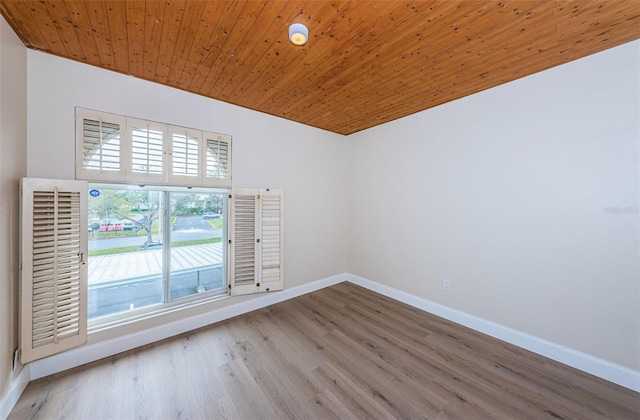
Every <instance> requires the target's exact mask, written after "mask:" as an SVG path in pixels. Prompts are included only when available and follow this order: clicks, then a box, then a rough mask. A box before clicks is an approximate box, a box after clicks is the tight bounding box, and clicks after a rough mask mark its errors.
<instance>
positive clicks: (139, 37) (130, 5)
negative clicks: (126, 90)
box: [125, 1, 146, 78]
mask: <svg viewBox="0 0 640 420" xmlns="http://www.w3.org/2000/svg"><path fill="white" fill-rule="evenodd" d="M125 12H126V20H127V45H128V50H129V74H130V75H132V76H135V77H139V78H143V77H144V25H145V20H146V18H145V3H144V2H143V1H127V2H125Z"/></svg>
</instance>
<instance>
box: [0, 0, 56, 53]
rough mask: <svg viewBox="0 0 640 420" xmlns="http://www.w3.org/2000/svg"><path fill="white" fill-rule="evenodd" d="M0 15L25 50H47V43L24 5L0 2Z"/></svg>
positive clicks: (21, 3) (22, 3)
mask: <svg viewBox="0 0 640 420" xmlns="http://www.w3.org/2000/svg"><path fill="white" fill-rule="evenodd" d="M0 13H2V16H4V18H5V20H6V21H7V23H8V24H9V26H11V29H13V32H15V33H16V35H18V38H20V40H21V41H22V43H23V44H24V45H25V46H26V47H27V48H32V49H35V50H43V51H46V50H47V41H46V39H45V38H44V36H43V35H42V34H41V33H40V31H39V30H38V27H37V24H36V23H35V21H34V20H33V17H32V16H31V13H30V12H29V9H28V7H27V4H26V3H24V2H12V3H11V4H9V2H8V1H0ZM26 28H28V29H27V30H26V31H25V29H26ZM34 38H35V39H34Z"/></svg>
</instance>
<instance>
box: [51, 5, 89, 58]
mask: <svg viewBox="0 0 640 420" xmlns="http://www.w3.org/2000/svg"><path fill="white" fill-rule="evenodd" d="M45 5H46V7H47V10H48V12H49V15H50V16H51V19H52V20H53V24H54V26H55V28H56V30H57V31H58V34H59V35H60V38H61V39H62V42H64V44H65V47H66V50H67V53H68V54H69V57H71V58H72V59H73V60H76V61H83V60H85V59H86V56H85V55H84V51H83V50H82V45H81V44H80V40H79V39H78V34H77V33H76V31H75V29H74V28H73V24H72V22H71V17H70V16H69V12H68V11H67V6H66V4H65V2H47V3H45Z"/></svg>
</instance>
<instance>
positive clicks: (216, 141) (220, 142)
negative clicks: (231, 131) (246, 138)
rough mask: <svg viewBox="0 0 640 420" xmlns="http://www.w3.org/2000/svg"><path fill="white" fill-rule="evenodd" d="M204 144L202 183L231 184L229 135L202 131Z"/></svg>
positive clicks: (210, 184)
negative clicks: (204, 166)
mask: <svg viewBox="0 0 640 420" xmlns="http://www.w3.org/2000/svg"><path fill="white" fill-rule="evenodd" d="M203 138H204V145H205V165H206V168H205V172H204V185H208V186H215V187H230V186H231V137H230V136H226V135H224V134H217V133H209V132H204V133H203Z"/></svg>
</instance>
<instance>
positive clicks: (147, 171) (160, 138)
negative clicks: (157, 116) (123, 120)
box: [127, 118, 169, 183]
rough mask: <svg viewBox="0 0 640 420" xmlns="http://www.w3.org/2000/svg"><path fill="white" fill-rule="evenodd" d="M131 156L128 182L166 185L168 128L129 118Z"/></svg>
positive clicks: (163, 125)
mask: <svg viewBox="0 0 640 420" xmlns="http://www.w3.org/2000/svg"><path fill="white" fill-rule="evenodd" d="M127 127H128V131H129V136H131V138H130V145H131V154H130V162H131V163H130V165H131V167H130V169H129V172H128V174H127V180H128V181H139V182H157V183H164V182H166V180H167V175H166V174H167V171H166V170H165V166H166V163H165V161H166V159H165V155H166V150H165V149H166V148H167V144H168V143H169V142H168V141H167V126H166V125H165V124H158V123H153V122H150V121H144V120H136V119H133V118H127Z"/></svg>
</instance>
